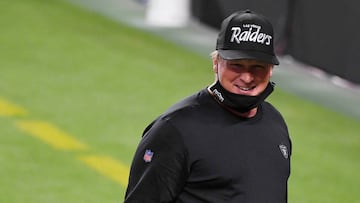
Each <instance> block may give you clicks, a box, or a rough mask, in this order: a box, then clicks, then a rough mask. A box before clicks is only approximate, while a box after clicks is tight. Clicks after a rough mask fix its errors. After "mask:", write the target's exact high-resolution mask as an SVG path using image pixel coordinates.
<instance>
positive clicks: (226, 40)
mask: <svg viewBox="0 0 360 203" xmlns="http://www.w3.org/2000/svg"><path fill="white" fill-rule="evenodd" d="M216 50H218V52H219V54H220V56H221V57H222V58H223V59H226V60H234V59H256V60H260V61H264V62H267V63H270V64H274V65H279V61H278V59H277V57H276V55H275V53H274V31H273V27H272V25H271V23H270V22H269V21H268V20H267V19H266V18H265V17H264V16H262V15H260V14H257V13H255V12H253V11H250V10H243V11H238V12H235V13H233V14H231V15H230V16H229V17H227V18H225V19H224V21H223V22H222V24H221V29H220V33H219V35H218V38H217V43H216Z"/></svg>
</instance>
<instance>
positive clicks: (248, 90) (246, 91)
mask: <svg viewBox="0 0 360 203" xmlns="http://www.w3.org/2000/svg"><path fill="white" fill-rule="evenodd" d="M235 87H236V88H237V89H238V90H239V93H241V94H250V93H251V91H252V90H254V89H255V88H256V85H254V86H251V87H243V86H239V85H235Z"/></svg>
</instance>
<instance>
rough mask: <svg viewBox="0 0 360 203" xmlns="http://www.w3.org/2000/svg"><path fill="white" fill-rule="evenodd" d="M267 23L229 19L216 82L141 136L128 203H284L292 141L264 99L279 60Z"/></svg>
mask: <svg viewBox="0 0 360 203" xmlns="http://www.w3.org/2000/svg"><path fill="white" fill-rule="evenodd" d="M273 41H274V36H273V28H272V25H271V24H270V23H269V22H268V21H267V20H266V19H265V17H263V16H261V15H259V14H256V13H254V12H252V11H249V10H246V11H239V12H236V13H234V14H232V15H230V16H229V17H228V18H226V19H225V20H224V21H223V23H222V27H221V31H220V33H219V36H218V39H217V44H216V51H215V52H213V53H212V60H213V70H214V72H215V75H216V81H215V82H214V83H213V84H212V85H210V86H209V87H207V88H205V89H203V90H201V91H199V92H198V93H196V94H194V95H192V96H190V97H188V98H186V99H184V100H182V101H181V102H179V103H178V104H176V105H174V106H173V107H171V108H170V109H169V110H168V111H167V112H165V113H164V114H162V115H161V116H160V117H158V118H157V119H156V120H155V121H153V122H152V123H151V124H150V125H149V126H148V127H147V128H146V129H145V131H144V134H143V138H142V140H141V142H140V144H139V146H138V148H137V151H136V153H135V156H134V160H133V163H132V166H131V171H130V177H129V185H128V187H127V191H126V195H125V203H134V202H136V203H162V202H168V203H170V202H171V203H180V202H181V203H204V202H208V203H225V202H226V203H243V202H246V203H250V202H251V203H284V202H287V181H288V177H289V175H290V154H291V141H290V138H289V135H288V130H287V126H286V123H285V121H284V120H283V118H282V116H281V115H280V113H279V112H278V111H277V110H276V109H275V108H274V107H273V106H272V105H271V104H269V103H267V102H265V101H264V100H265V98H266V97H267V96H268V95H269V94H271V92H272V91H273V83H272V82H270V77H271V75H272V69H273V65H278V64H279V62H278V59H277V58H276V56H275V54H274V49H273Z"/></svg>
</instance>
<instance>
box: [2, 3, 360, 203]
mask: <svg viewBox="0 0 360 203" xmlns="http://www.w3.org/2000/svg"><path fill="white" fill-rule="evenodd" d="M0 5H1V6H0V13H1V15H2V17H1V18H0V25H1V27H2V28H3V29H2V31H1V32H0V55H1V56H2V57H1V58H2V59H1V60H0V67H1V74H0V97H2V98H6V99H8V100H10V101H12V102H15V103H16V104H18V105H20V106H22V107H24V108H26V110H28V111H29V115H28V116H25V118H29V119H40V120H45V121H48V122H51V123H53V124H56V125H57V126H59V127H60V128H61V129H63V130H65V131H66V132H68V133H70V134H71V135H73V136H74V137H76V138H77V139H79V140H81V141H83V142H85V143H87V144H88V145H90V146H91V147H92V148H91V151H90V153H95V154H104V155H109V156H112V157H114V158H115V159H117V160H121V161H122V162H123V163H126V164H127V165H129V164H130V162H131V159H132V154H133V152H134V150H135V147H136V145H137V143H138V141H139V139H140V135H141V132H142V130H143V128H144V127H145V125H146V124H147V123H148V122H150V121H151V120H152V119H153V118H155V117H156V116H157V115H158V114H159V113H161V112H162V111H164V110H165V109H166V108H167V107H168V106H169V105H171V104H172V103H174V102H176V101H177V100H178V99H180V98H182V97H184V96H187V95H188V94H190V93H192V92H195V91H197V90H198V89H200V88H203V87H205V86H206V85H207V84H209V83H210V82H212V80H213V75H212V71H211V64H210V60H209V59H206V58H203V57H200V56H198V55H195V54H193V53H191V52H189V51H188V50H185V49H183V48H180V47H178V46H176V45H174V44H172V43H170V42H167V41H164V40H162V39H160V38H158V37H155V36H152V35H150V34H148V33H143V32H141V31H138V30H135V29H133V28H129V27H127V26H124V25H121V24H118V23H115V22H112V21H110V20H108V19H105V18H103V17H100V16H98V15H96V14H94V13H91V12H87V11H83V10H81V9H78V8H75V7H72V6H70V5H68V4H66V3H64V2H62V1H61V0H14V1H11V2H10V1H9V2H2V3H1V4H0ZM269 100H270V101H271V102H272V103H273V104H274V105H275V106H277V107H278V108H279V110H280V111H281V112H282V113H283V115H284V117H285V118H286V120H287V121H288V124H289V130H290V132H291V135H292V139H293V157H292V158H293V159H292V175H291V178H290V182H289V199H290V201H289V202H294V203H296V202H298V203H302V202H304V203H305V202H334V203H335V202H360V199H359V198H358V195H357V188H358V183H359V182H360V175H359V174H358V171H359V170H360V163H359V161H358V157H359V154H360V142H359V138H358V136H359V133H358V132H359V131H360V125H359V122H358V121H356V120H353V119H351V118H348V117H346V116H344V115H339V114H337V113H334V112H332V111H330V110H328V109H325V108H323V107H321V106H319V105H316V104H312V103H309V102H307V101H304V100H302V99H300V98H297V97H296V96H293V95H291V94H287V93H285V92H283V91H281V90H279V89H277V90H276V91H275V93H274V94H273V95H272V96H271V97H270V99H269ZM19 119H24V118H23V117H0V121H1V122H0V153H1V154H2V156H1V158H0V173H1V174H2V178H1V181H0V191H1V192H0V202H14V203H16V202H19V203H20V202H29V203H31V202H104V203H105V202H121V200H122V198H123V192H124V189H125V188H124V187H123V186H121V185H118V184H116V183H115V182H113V181H111V180H109V179H106V178H104V177H103V176H101V175H98V174H97V173H96V172H94V171H93V170H91V169H89V168H87V167H86V166H85V165H83V164H81V163H80V162H78V161H76V159H74V156H76V155H77V154H76V153H74V152H59V151H55V150H54V149H52V148H50V147H49V146H47V145H45V144H43V143H41V142H39V141H38V140H35V139H33V138H32V137H30V136H28V135H26V134H25V133H23V132H21V131H19V130H18V129H17V128H16V127H15V125H14V122H16V121H17V120H19Z"/></svg>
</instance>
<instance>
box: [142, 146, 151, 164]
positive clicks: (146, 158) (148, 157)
mask: <svg viewBox="0 0 360 203" xmlns="http://www.w3.org/2000/svg"><path fill="white" fill-rule="evenodd" d="M153 155H154V152H152V151H151V150H150V149H147V150H146V151H145V154H144V157H143V159H144V161H145V162H146V163H149V162H151V159H152V157H153Z"/></svg>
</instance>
